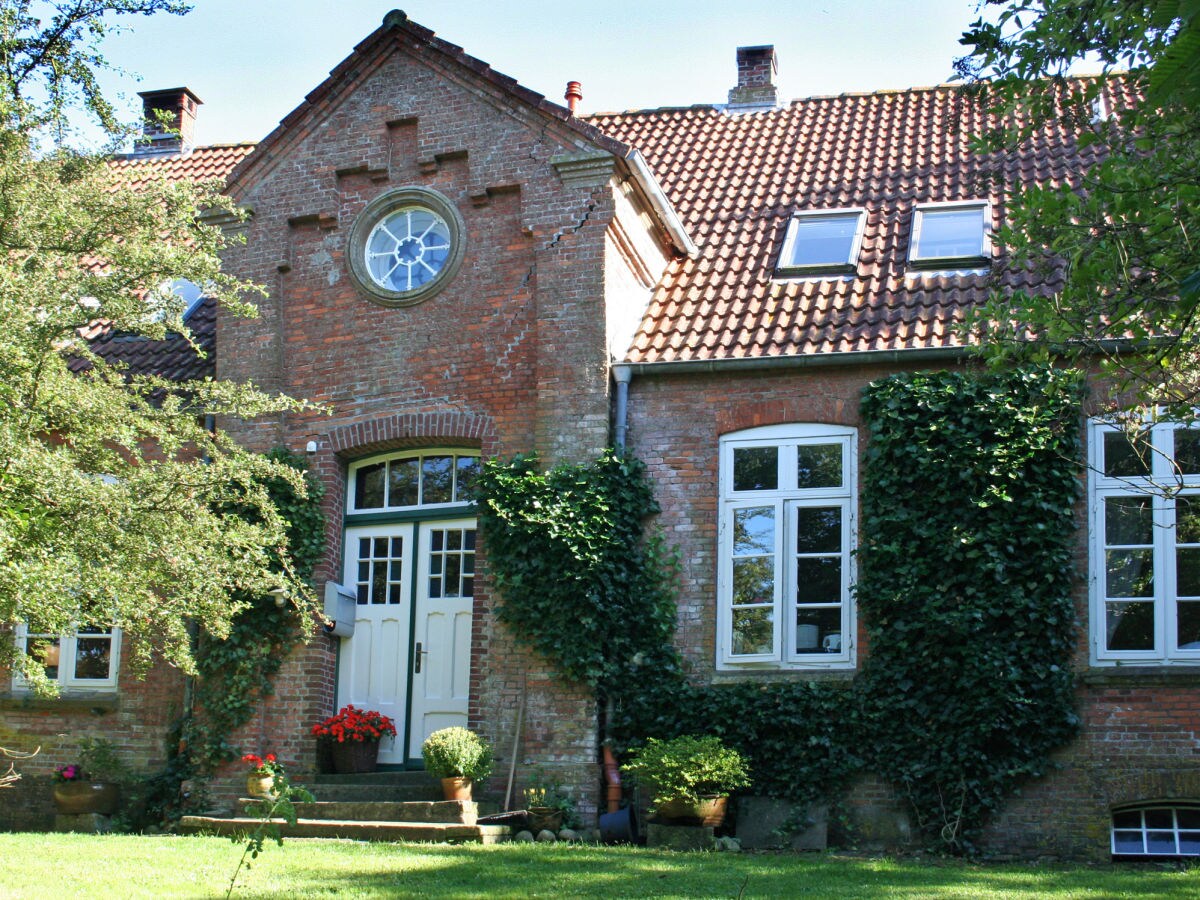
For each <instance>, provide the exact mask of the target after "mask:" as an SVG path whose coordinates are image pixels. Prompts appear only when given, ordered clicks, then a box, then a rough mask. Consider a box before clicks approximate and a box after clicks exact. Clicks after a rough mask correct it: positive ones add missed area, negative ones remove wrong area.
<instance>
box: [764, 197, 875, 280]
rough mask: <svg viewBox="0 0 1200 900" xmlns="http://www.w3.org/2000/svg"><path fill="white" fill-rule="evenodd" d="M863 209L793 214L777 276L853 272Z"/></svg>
mask: <svg viewBox="0 0 1200 900" xmlns="http://www.w3.org/2000/svg"><path fill="white" fill-rule="evenodd" d="M865 219H866V212H865V210H861V209H831V210H822V211H820V212H802V213H797V214H796V215H795V216H794V217H793V218H792V220H791V222H789V223H788V230H787V236H786V237H785V238H784V241H783V252H782V253H780V254H779V266H778V268H777V270H776V271H777V273H778V274H780V275H832V274H839V273H851V272H854V271H855V269H856V268H857V266H858V251H859V247H860V245H861V244H862V232H863V222H864V220H865Z"/></svg>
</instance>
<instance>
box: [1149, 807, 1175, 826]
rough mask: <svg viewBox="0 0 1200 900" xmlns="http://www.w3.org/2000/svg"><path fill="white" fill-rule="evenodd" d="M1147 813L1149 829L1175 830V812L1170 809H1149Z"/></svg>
mask: <svg viewBox="0 0 1200 900" xmlns="http://www.w3.org/2000/svg"><path fill="white" fill-rule="evenodd" d="M1145 812H1146V827H1147V828H1174V827H1175V811H1174V810H1170V809H1148V810H1146V811H1145Z"/></svg>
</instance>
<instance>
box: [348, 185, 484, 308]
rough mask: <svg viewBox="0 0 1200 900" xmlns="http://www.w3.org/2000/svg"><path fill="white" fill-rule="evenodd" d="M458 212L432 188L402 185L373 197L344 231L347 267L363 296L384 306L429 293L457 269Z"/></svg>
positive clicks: (460, 240)
mask: <svg viewBox="0 0 1200 900" xmlns="http://www.w3.org/2000/svg"><path fill="white" fill-rule="evenodd" d="M464 231H465V229H464V227H463V222H462V217H461V216H460V215H459V214H458V210H457V209H455V208H454V206H453V205H452V204H451V203H450V201H449V200H447V199H446V198H445V197H443V196H442V195H441V194H438V193H436V192H435V191H430V190H427V189H425V188H418V187H407V188H400V189H398V190H395V191H389V192H388V193H386V194H384V195H382V196H380V197H377V198H376V199H375V200H374V201H372V202H371V203H370V204H369V205H368V206H367V208H366V209H364V210H363V211H362V213H361V214H360V215H359V217H358V219H357V220H356V221H355V223H354V227H353V228H352V229H351V231H350V247H349V256H350V272H351V274H352V275H353V276H354V280H355V282H357V284H358V286H359V287H360V288H362V290H363V291H364V292H365V293H366V294H367V296H368V297H369V298H370V299H372V300H374V301H375V302H377V303H381V304H383V305H385V306H409V305H411V304H413V303H419V302H421V301H422V300H425V299H427V298H429V297H432V296H433V295H434V294H436V293H437V292H438V291H440V290H441V289H442V288H443V287H445V285H446V284H447V283H448V282H449V280H450V279H451V278H452V277H453V276H454V273H455V272H456V271H457V270H458V266H459V264H460V263H461V262H462V256H463V233H464Z"/></svg>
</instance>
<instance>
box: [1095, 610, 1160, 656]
mask: <svg viewBox="0 0 1200 900" xmlns="http://www.w3.org/2000/svg"><path fill="white" fill-rule="evenodd" d="M1105 608H1106V611H1107V613H1106V614H1107V621H1106V622H1105V625H1106V628H1107V634H1108V649H1109V650H1153V649H1154V604H1153V603H1111V602H1110V603H1106V604H1105Z"/></svg>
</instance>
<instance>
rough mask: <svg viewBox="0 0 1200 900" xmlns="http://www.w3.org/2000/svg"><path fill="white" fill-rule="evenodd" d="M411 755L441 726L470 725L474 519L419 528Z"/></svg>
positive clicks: (410, 725)
mask: <svg viewBox="0 0 1200 900" xmlns="http://www.w3.org/2000/svg"><path fill="white" fill-rule="evenodd" d="M417 573H418V574H417V584H416V606H417V610H416V613H417V614H416V616H415V617H414V621H415V623H416V626H415V627H416V634H415V635H414V637H413V640H414V641H415V647H414V656H413V676H412V678H413V685H412V706H411V707H410V708H411V716H410V718H409V748H408V753H409V756H411V757H413V758H418V757H420V755H421V744H422V743H424V741H425V738H427V737H428V736H429V735H430V734H432V733H433V732H435V731H437V730H438V729H439V728H449V727H451V726H453V725H462V726H466V724H467V697H468V692H469V687H470V678H471V605H472V603H473V600H472V598H473V597H474V594H475V590H474V588H475V521H474V519H462V520H454V521H449V522H437V523H433V524H428V525H422V526H421V533H420V564H419V565H418V568H417Z"/></svg>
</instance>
